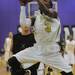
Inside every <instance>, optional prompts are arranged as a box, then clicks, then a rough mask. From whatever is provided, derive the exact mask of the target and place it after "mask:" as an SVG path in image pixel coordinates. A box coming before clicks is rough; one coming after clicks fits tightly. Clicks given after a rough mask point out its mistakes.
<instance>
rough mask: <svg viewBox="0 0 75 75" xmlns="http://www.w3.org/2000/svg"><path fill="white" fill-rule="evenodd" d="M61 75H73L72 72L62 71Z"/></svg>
mask: <svg viewBox="0 0 75 75" xmlns="http://www.w3.org/2000/svg"><path fill="white" fill-rule="evenodd" d="M61 74H62V75H73V73H72V72H69V73H66V72H64V71H62V72H61Z"/></svg>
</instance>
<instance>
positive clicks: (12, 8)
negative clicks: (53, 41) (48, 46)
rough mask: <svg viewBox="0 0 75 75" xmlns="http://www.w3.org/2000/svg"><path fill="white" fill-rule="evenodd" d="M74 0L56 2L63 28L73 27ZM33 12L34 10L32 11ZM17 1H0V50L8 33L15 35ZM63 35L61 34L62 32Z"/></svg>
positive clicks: (74, 17)
mask: <svg viewBox="0 0 75 75" xmlns="http://www.w3.org/2000/svg"><path fill="white" fill-rule="evenodd" d="M74 8H75V0H58V14H59V17H60V21H61V26H62V31H63V26H66V25H68V26H69V27H71V26H75V9H74ZM33 10H34V9H33ZM19 14H20V4H19V0H0V48H3V44H4V39H5V37H6V36H7V35H8V32H10V31H12V32H13V33H14V34H15V33H16V31H17V30H16V29H17V26H18V24H19ZM62 34H63V32H62Z"/></svg>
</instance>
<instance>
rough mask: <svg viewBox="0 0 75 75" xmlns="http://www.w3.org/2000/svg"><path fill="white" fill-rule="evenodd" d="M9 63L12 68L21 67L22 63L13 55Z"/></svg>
mask: <svg viewBox="0 0 75 75" xmlns="http://www.w3.org/2000/svg"><path fill="white" fill-rule="evenodd" d="M8 65H9V66H10V67H11V68H15V69H16V68H20V66H21V64H20V62H19V61H18V60H17V59H16V57H11V58H10V59H9V60H8Z"/></svg>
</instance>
